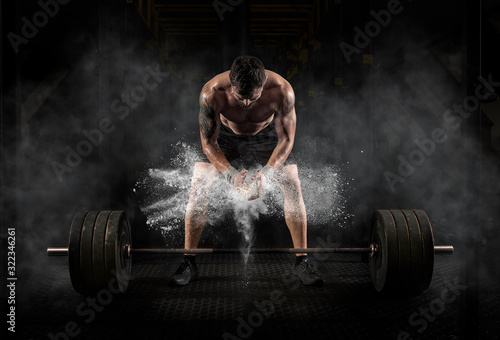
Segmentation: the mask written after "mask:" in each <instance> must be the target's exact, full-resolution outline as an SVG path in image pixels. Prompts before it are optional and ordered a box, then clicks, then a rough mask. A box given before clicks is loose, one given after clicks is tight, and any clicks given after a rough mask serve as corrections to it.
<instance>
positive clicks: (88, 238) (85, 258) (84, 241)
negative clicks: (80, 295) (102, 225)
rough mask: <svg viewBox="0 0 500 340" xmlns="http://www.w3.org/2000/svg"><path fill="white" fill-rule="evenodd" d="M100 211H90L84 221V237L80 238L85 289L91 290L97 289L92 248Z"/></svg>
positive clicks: (81, 266) (81, 265)
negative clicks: (95, 225) (95, 224)
mask: <svg viewBox="0 0 500 340" xmlns="http://www.w3.org/2000/svg"><path fill="white" fill-rule="evenodd" d="M98 214H99V212H98V211H89V212H88V213H87V215H86V216H85V221H84V222H83V228H82V237H81V240H80V268H81V271H82V283H83V287H82V288H83V290H84V291H86V292H91V291H92V290H93V289H95V286H96V285H95V280H94V265H93V260H92V248H93V244H94V223H95V221H96V218H97V215H98Z"/></svg>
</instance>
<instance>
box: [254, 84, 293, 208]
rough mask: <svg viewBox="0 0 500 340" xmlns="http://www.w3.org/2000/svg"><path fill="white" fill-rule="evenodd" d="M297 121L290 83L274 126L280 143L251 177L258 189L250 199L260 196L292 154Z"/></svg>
mask: <svg viewBox="0 0 500 340" xmlns="http://www.w3.org/2000/svg"><path fill="white" fill-rule="evenodd" d="M296 121H297V116H296V114H295V94H294V92H293V89H292V87H291V86H290V85H288V86H287V88H286V90H285V93H284V96H283V102H282V103H281V105H280V108H279V110H278V111H277V112H276V113H275V117H274V127H275V129H276V133H277V134H278V143H277V144H276V147H275V148H274V150H273V153H272V154H271V157H270V158H269V161H268V162H267V164H266V166H265V167H263V168H262V169H261V170H259V171H258V172H256V173H255V174H254V175H253V176H252V177H251V179H253V180H256V183H257V190H256V192H255V193H254V194H253V195H251V196H250V197H249V200H253V199H256V198H259V197H260V195H261V194H262V191H263V190H264V187H265V186H266V183H267V181H268V180H270V179H271V178H270V177H272V176H273V174H274V170H276V169H278V168H279V167H280V166H281V164H283V163H284V162H285V161H286V159H287V158H288V155H290V152H291V151H292V148H293V143H294V140H295V126H296Z"/></svg>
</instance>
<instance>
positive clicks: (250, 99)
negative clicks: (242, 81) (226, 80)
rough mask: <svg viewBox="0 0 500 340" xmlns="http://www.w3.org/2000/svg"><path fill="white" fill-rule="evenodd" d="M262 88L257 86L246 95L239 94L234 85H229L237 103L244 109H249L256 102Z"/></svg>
mask: <svg viewBox="0 0 500 340" xmlns="http://www.w3.org/2000/svg"><path fill="white" fill-rule="evenodd" d="M262 89H263V87H259V88H257V89H255V90H253V91H252V92H251V93H250V94H248V95H241V94H239V93H238V91H237V89H236V86H231V90H232V93H233V96H234V98H235V99H236V100H237V101H238V104H240V106H241V107H243V108H245V109H250V108H251V107H252V106H253V105H254V104H255V103H256V102H257V100H258V99H259V98H260V96H261V95H262Z"/></svg>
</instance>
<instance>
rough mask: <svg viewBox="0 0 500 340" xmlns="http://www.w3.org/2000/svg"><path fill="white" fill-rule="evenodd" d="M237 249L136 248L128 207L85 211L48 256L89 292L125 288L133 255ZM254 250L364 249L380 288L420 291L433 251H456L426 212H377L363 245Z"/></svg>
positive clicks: (80, 288) (78, 288)
mask: <svg viewBox="0 0 500 340" xmlns="http://www.w3.org/2000/svg"><path fill="white" fill-rule="evenodd" d="M241 252H242V250H241V249H235V248H219V249H215V248H197V249H182V248H133V247H132V238H131V233H130V222H129V220H128V218H127V215H126V213H125V212H124V211H111V210H103V211H81V212H78V213H76V214H75V216H74V218H73V221H72V223H71V228H70V235H69V244H68V247H66V248H60V247H49V248H47V255H48V256H68V266H69V271H70V277H71V282H72V285H73V288H74V289H75V290H76V291H77V292H79V293H80V294H87V293H90V292H94V291H97V290H99V289H103V288H106V287H108V283H109V282H110V280H116V281H117V284H118V287H119V289H120V291H121V292H125V291H126V289H127V287H128V282H129V278H130V272H131V264H132V255H133V254H228V253H241ZM249 252H250V253H288V254H293V253H309V254H310V253H366V254H369V255H370V256H369V266H370V275H371V278H372V283H373V285H374V288H375V289H376V290H377V291H385V292H390V291H406V292H408V291H411V292H420V291H423V290H425V289H427V288H428V287H429V285H430V282H431V279H432V273H433V269H434V255H435V254H436V255H439V254H452V253H453V252H454V248H453V246H452V245H439V246H436V245H434V236H433V233H432V227H431V223H430V221H429V218H428V217H427V214H426V213H425V212H424V211H423V210H416V209H413V210H394V209H393V210H376V211H375V213H374V214H373V218H372V230H371V243H370V245H369V247H365V248H346V247H344V248H305V249H304V248H250V249H249Z"/></svg>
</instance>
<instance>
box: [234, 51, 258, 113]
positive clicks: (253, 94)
mask: <svg viewBox="0 0 500 340" xmlns="http://www.w3.org/2000/svg"><path fill="white" fill-rule="evenodd" d="M229 80H230V81H231V88H232V91H233V94H234V96H235V98H236V99H237V100H238V101H239V102H240V104H241V105H242V106H243V107H251V106H252V104H253V103H255V102H256V101H257V99H259V98H260V96H261V94H262V88H263V86H264V82H265V81H266V72H265V68H264V64H262V61H260V60H259V59H258V58H256V57H252V56H240V57H238V58H236V59H235V60H234V62H233V65H232V66H231V71H230V72H229Z"/></svg>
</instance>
